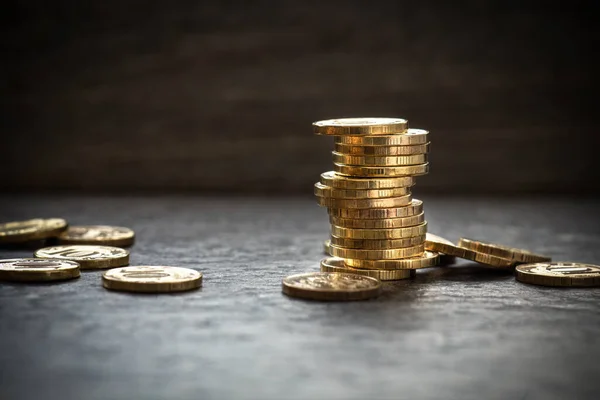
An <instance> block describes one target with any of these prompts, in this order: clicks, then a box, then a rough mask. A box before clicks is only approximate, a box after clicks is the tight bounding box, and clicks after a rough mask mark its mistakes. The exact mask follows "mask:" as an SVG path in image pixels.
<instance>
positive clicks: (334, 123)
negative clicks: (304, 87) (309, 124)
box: [313, 117, 408, 136]
mask: <svg viewBox="0 0 600 400" xmlns="http://www.w3.org/2000/svg"><path fill="white" fill-rule="evenodd" d="M407 128H408V121H407V120H405V119H402V118H373V117H367V118H337V119H328V120H324V121H317V122H313V132H314V133H315V134H317V135H328V136H344V135H389V134H390V133H406V129H407Z"/></svg>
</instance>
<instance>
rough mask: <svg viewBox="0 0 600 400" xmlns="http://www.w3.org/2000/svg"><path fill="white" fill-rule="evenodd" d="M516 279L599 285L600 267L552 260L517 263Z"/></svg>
mask: <svg viewBox="0 0 600 400" xmlns="http://www.w3.org/2000/svg"><path fill="white" fill-rule="evenodd" d="M515 277H516V278H517V280H518V281H520V282H525V283H531V284H533V285H542V286H569V287H592V286H600V267H599V266H597V265H591V264H580V263H573V262H553V263H536V264H523V265H518V266H517V268H516V275H515Z"/></svg>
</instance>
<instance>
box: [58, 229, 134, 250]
mask: <svg viewBox="0 0 600 400" xmlns="http://www.w3.org/2000/svg"><path fill="white" fill-rule="evenodd" d="M134 240H135V233H134V232H133V231H132V230H131V229H129V228H124V227H121V226H107V225H80V226H69V228H68V229H67V230H66V231H64V232H63V233H61V234H60V235H59V236H58V242H59V243H60V244H97V245H104V246H117V247H121V246H131V245H132V244H133V242H134Z"/></svg>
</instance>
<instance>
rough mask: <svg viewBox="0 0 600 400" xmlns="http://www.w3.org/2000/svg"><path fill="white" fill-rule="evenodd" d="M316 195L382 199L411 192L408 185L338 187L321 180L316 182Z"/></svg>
mask: <svg viewBox="0 0 600 400" xmlns="http://www.w3.org/2000/svg"><path fill="white" fill-rule="evenodd" d="M314 193H315V196H318V197H328V198H333V199H380V198H389V197H398V196H405V195H407V194H410V190H409V189H408V188H407V187H399V188H390V189H360V190H356V189H338V188H332V187H331V186H325V185H323V184H322V183H321V182H317V183H315V190H314Z"/></svg>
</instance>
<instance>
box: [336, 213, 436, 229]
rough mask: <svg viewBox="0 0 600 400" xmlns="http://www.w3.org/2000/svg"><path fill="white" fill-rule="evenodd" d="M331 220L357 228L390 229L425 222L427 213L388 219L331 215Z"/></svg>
mask: <svg viewBox="0 0 600 400" xmlns="http://www.w3.org/2000/svg"><path fill="white" fill-rule="evenodd" d="M329 222H330V223H331V224H332V225H337V226H341V227H342V228H357V229H390V228H402V227H406V226H415V225H420V224H422V223H424V222H425V213H421V214H417V215H411V216H409V217H401V218H386V219H353V218H338V217H332V216H330V217H329Z"/></svg>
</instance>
